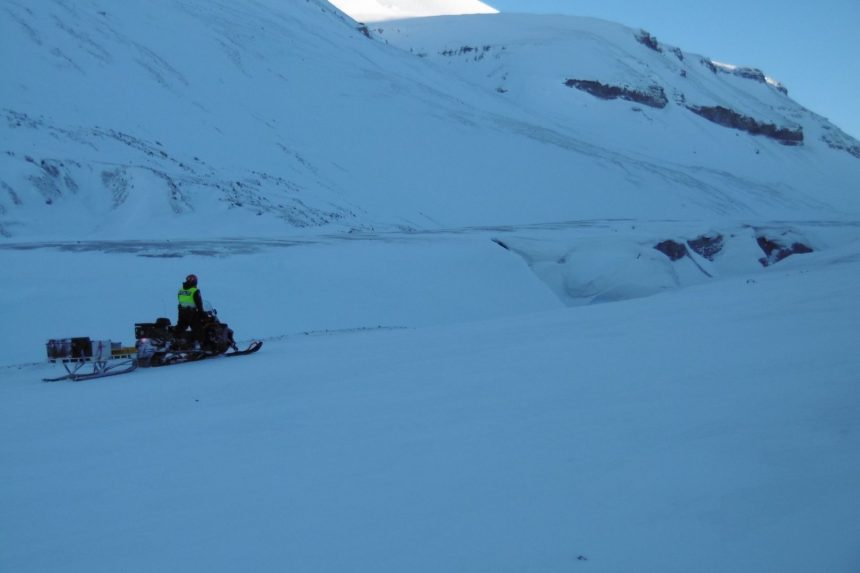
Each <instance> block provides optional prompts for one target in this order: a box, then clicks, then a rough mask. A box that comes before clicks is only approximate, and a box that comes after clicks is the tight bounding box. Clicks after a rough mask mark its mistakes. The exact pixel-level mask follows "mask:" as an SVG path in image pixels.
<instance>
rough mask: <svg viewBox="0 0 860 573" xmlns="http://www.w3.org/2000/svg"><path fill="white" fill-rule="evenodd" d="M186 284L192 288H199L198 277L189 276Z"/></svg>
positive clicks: (186, 278)
mask: <svg viewBox="0 0 860 573" xmlns="http://www.w3.org/2000/svg"><path fill="white" fill-rule="evenodd" d="M185 282H186V283H188V284H189V285H191V286H197V275H188V276H187V277H185Z"/></svg>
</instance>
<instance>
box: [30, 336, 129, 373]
mask: <svg viewBox="0 0 860 573" xmlns="http://www.w3.org/2000/svg"><path fill="white" fill-rule="evenodd" d="M46 349H47V353H48V360H49V361H50V362H51V363H52V364H57V363H59V364H62V365H63V368H65V370H66V374H65V375H63V376H58V377H56V378H43V379H42V381H43V382H60V381H63V380H71V381H73V382H80V381H82V380H92V379H94V378H104V377H106V376H116V375H117V374H125V373H127V372H131V371H132V370H134V369H135V368H137V349H136V348H135V347H123V346H122V345H121V344H120V343H118V342H111V341H110V340H90V338H88V337H78V338H52V339H51V340H49V341H48V342H47V344H46Z"/></svg>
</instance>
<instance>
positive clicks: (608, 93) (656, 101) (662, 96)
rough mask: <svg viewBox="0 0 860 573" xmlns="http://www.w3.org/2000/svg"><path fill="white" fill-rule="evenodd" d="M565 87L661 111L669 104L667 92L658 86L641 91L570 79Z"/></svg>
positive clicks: (592, 81) (565, 83) (593, 81)
mask: <svg viewBox="0 0 860 573" xmlns="http://www.w3.org/2000/svg"><path fill="white" fill-rule="evenodd" d="M564 85H566V86H567V87H569V88H576V89H578V90H582V91H584V92H586V93H589V94H591V95H593V96H594V97H598V98H600V99H606V100H609V99H623V100H627V101H632V102H636V103H641V104H643V105H647V106H649V107H654V108H660V109H662V108H664V107H666V104H668V103H669V99H668V98H667V97H666V92H665V91H664V90H663V88H662V87H660V86H658V85H651V86H648V87H647V88H646V89H645V90H639V89H634V88H630V87H627V86H614V85H609V84H603V83H600V82H598V81H595V80H578V79H568V80H566V81H565V82H564Z"/></svg>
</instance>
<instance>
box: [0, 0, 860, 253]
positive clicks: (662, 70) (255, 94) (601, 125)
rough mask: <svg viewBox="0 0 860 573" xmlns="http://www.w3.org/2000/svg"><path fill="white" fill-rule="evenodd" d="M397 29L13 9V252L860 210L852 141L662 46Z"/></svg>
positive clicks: (8, 108) (7, 94) (573, 22)
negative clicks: (46, 245) (709, 116)
mask: <svg viewBox="0 0 860 573" xmlns="http://www.w3.org/2000/svg"><path fill="white" fill-rule="evenodd" d="M398 5H399V4H398ZM391 26H392V27H391V28H387V27H385V28H383V31H382V32H379V31H378V30H367V29H359V28H358V26H357V24H356V23H355V22H354V21H352V20H351V19H349V18H348V17H346V16H345V15H343V14H342V13H340V12H339V11H338V10H336V9H335V8H334V7H333V6H331V5H329V4H328V3H326V2H323V1H322V0H309V1H307V2H273V1H271V2H254V3H251V2H248V3H246V2H238V3H230V4H223V3H203V2H185V1H183V2H176V1H173V0H151V1H147V2H143V1H134V2H124V3H122V4H116V3H106V2H103V1H101V0H85V1H82V2H71V1H70V0H58V1H55V2H48V1H46V0H38V1H36V2H27V3H23V2H15V1H12V2H7V3H5V4H4V6H3V9H2V11H0V27H1V28H0V32H2V33H0V42H2V46H0V47H2V50H3V52H4V53H15V54H16V57H15V58H4V59H3V61H2V64H0V66H2V77H3V78H5V79H6V81H4V82H2V83H0V113H2V114H3V121H2V122H0V137H2V141H3V153H2V154H0V234H2V235H3V236H5V237H7V238H8V237H11V238H13V239H19V240H20V239H28V238H35V237H54V238H85V237H93V238H115V237H121V238H130V237H134V238H150V237H174V238H176V237H182V236H184V237H201V236H208V237H213V236H239V235H247V234H249V233H251V234H254V235H274V234H282V233H285V232H288V233H296V232H299V231H300V230H302V229H305V230H307V229H311V230H312V229H314V228H326V229H330V230H347V229H353V228H359V229H364V230H369V229H392V228H411V229H416V228H440V227H463V226H470V225H498V224H513V223H540V222H549V221H559V220H574V219H575V220H581V219H589V218H657V219H659V218H673V219H708V220H710V219H713V218H714V217H718V218H728V219H734V220H738V219H743V220H747V221H748V220H753V219H754V220H771V219H775V218H779V219H798V218H803V219H809V218H815V219H817V218H825V219H833V218H843V217H846V216H853V215H854V214H856V213H857V212H858V211H860V207H858V204H860V199H858V193H857V192H856V191H857V190H856V181H858V180H860V159H858V158H857V157H854V156H853V155H851V154H850V153H848V152H847V151H846V149H847V150H849V151H850V150H852V149H854V150H855V151H856V142H854V141H853V140H848V139H846V138H844V137H843V136H841V135H839V132H838V130H837V129H836V128H835V127H833V126H830V125H828V124H826V123H823V122H821V121H820V120H818V119H817V118H815V117H814V116H812V115H811V114H809V113H808V112H805V111H803V110H801V109H800V108H798V107H797V106H796V105H795V104H794V103H793V102H791V100H790V99H788V98H787V97H786V96H785V94H783V93H781V92H779V91H778V89H776V88H775V87H774V86H772V85H770V84H767V83H759V82H757V81H755V80H750V79H747V78H742V77H739V76H737V75H734V74H730V73H723V72H721V71H719V69H717V71H716V72H714V71H711V70H710V69H709V67H708V65H707V62H703V61H702V60H701V59H700V58H697V57H694V56H691V55H685V54H683V53H680V52H675V51H674V50H671V49H668V48H665V47H664V48H663V49H662V51H660V52H658V51H655V50H654V49H652V47H649V46H648V45H646V44H647V43H648V42H643V41H641V40H642V38H640V41H637V34H638V31H635V30H630V29H627V28H624V27H621V26H616V25H612V24H608V23H605V22H597V21H590V20H580V19H575V18H571V19H565V18H562V19H554V18H551V17H545V18H536V19H535V18H528V17H515V16H503V15H472V16H460V17H456V18H454V19H450V18H439V19H437V18H423V19H420V20H414V21H411V22H408V23H407V22H400V23H397V24H391ZM365 32H366V34H368V35H370V36H371V37H372V38H368V37H367V35H366V34H365ZM388 42H391V43H392V44H396V46H395V45H391V44H389V43H388ZM397 46H399V47H397ZM467 48H468V49H467ZM410 50H411V52H410ZM474 50H477V51H474ZM422 56H423V57H422ZM682 57H683V59H682ZM475 60H478V61H475ZM562 63H563V64H564V65H562ZM683 72H686V74H687V76H686V78H685V77H683ZM569 80H576V81H580V80H581V81H593V82H600V83H601V84H602V85H612V86H615V85H616V84H621V85H624V86H627V88H628V89H629V91H630V92H631V93H633V92H636V93H639V92H643V91H644V92H645V93H646V95H647V93H650V91H649V90H652V89H653V91H654V93H656V94H657V95H658V96H659V94H660V93H661V90H662V93H663V94H664V95H665V97H666V100H667V103H666V106H665V107H663V108H657V107H651V106H650V105H647V104H644V103H640V102H630V101H626V100H623V99H616V100H608V101H604V100H602V99H598V98H595V97H594V96H593V95H591V94H590V93H587V92H585V91H582V90H580V89H578V88H576V87H568V86H567V85H565V84H566V83H567V82H568V81H569ZM584 85H586V87H587V86H588V85H589V84H584ZM658 88H659V89H658ZM682 96H683V97H684V98H686V100H684V99H682ZM637 97H638V96H637ZM685 101H686V104H685V103H684V102H685ZM693 105H695V106H700V107H715V105H725V106H728V107H730V108H731V109H733V110H737V112H738V113H740V114H742V115H743V117H752V118H755V121H757V122H760V123H761V124H764V125H771V123H770V122H773V125H774V126H775V127H774V129H776V130H781V129H785V130H787V132H786V133H788V135H789V139H790V137H792V134H794V133H796V130H798V129H801V128H802V130H803V143H802V145H784V143H786V142H785V141H780V140H779V139H778V138H777V139H773V138H769V137H766V136H761V135H758V136H756V135H751V134H749V133H747V132H743V131H738V130H735V129H730V128H726V127H722V126H719V125H716V124H714V123H711V122H710V121H708V120H706V119H704V118H703V117H701V116H700V115H697V114H696V113H694V112H693V111H691V110H690V109H688V106H693ZM729 117H730V118H731V117H732V116H729ZM827 134H829V136H830V141H831V142H833V141H836V142H841V143H840V145H841V146H842V147H844V148H845V149H834V148H832V146H828V145H827V144H825V143H824V142H823V141H822V140H821V138H822V137H823V136H824V135H827ZM789 143H798V142H797V141H791V140H790V141H789ZM852 146H855V147H852Z"/></svg>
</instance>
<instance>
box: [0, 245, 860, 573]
mask: <svg viewBox="0 0 860 573" xmlns="http://www.w3.org/2000/svg"><path fill="white" fill-rule="evenodd" d="M233 246H236V245H233ZM247 246H248V245H246V247H247ZM125 247H126V248H128V247H129V245H125ZM121 248H122V245H117V251H113V252H108V253H102V252H97V251H96V252H93V251H87V252H74V251H68V250H66V251H55V250H48V249H41V250H27V251H15V250H11V249H0V265H2V267H3V269H4V271H5V272H6V274H4V275H3V276H4V278H3V288H2V289H0V313H2V316H3V320H2V321H0V340H2V341H3V348H2V349H0V435H2V437H3V439H2V440H0V459H2V460H3V462H2V463H0V483H2V484H3V486H2V487H0V507H2V511H0V532H2V540H3V542H2V544H3V550H2V551H0V570H3V571H15V572H16V573H31V572H32V573H59V572H63V573H78V572H80V573H84V572H86V573H100V572H105V573H107V572H114V571H127V572H130V573H136V572H141V573H142V572H151V571H206V572H220V571H225V572H233V571H237V570H248V571H252V570H253V571H302V572H307V573H316V572H320V573H322V572H333V571H356V572H365V571H367V572H369V573H370V572H373V573H380V572H384V573H401V572H403V571H410V572H417V571H427V572H438V571H464V572H472V571H493V572H497V573H506V572H511V573H513V572H519V571H558V572H565V571H579V570H582V571H591V570H593V571H600V572H620V571H625V572H626V571H659V572H663V573H689V572H691V571H697V572H709V573H710V572H713V573H724V572H726V571H732V572H735V573H761V572H763V571H779V572H781V573H808V572H809V571H827V572H828V573H853V572H855V571H857V570H858V567H860V553H858V545H857V539H858V533H860V532H858V517H857V516H858V513H860V497H858V496H857V495H856V494H857V484H858V483H859V482H860V456H857V455H856V454H857V452H858V449H860V415H858V404H860V397H858V385H857V380H858V378H857V374H858V372H860V353H858V352H857V351H856V350H857V349H856V345H857V339H856V333H857V328H856V322H857V316H858V314H860V299H858V297H857V292H856V284H857V277H858V275H860V268H858V267H860V257H858V253H860V249H858V246H857V244H856V243H855V244H854V245H853V246H851V245H848V246H844V247H840V248H837V249H833V250H832V251H831V252H827V253H813V254H808V255H804V256H803V257H800V256H798V257H792V258H790V259H788V260H787V261H786V262H784V263H781V264H780V265H779V266H774V267H771V268H769V269H760V270H759V271H758V272H757V273H752V272H750V273H749V274H746V275H744V276H738V277H734V278H730V279H728V280H722V281H719V282H710V283H705V284H702V285H699V286H696V287H693V288H689V289H686V290H675V291H670V292H665V293H663V294H662V295H660V296H656V297H651V298H647V299H645V298H640V299H636V300H630V301H625V302H622V303H617V304H602V305H593V306H589V307H583V308H569V309H560V308H559V307H557V306H553V304H552V301H551V300H549V299H548V298H547V297H546V294H545V293H543V291H542V289H541V288H540V285H539V284H537V281H534V280H530V273H529V272H528V270H527V269H526V268H525V267H524V266H522V265H518V264H517V259H516V258H515V257H508V256H506V254H505V251H504V250H502V249H500V248H498V247H497V246H496V245H493V244H492V243H491V242H490V241H489V240H488V239H487V238H486V236H485V235H483V234H480V233H477V234H475V235H471V236H438V235H435V236H430V237H428V236H423V237H416V236H405V237H402V238H401V239H400V240H397V241H386V240H380V239H378V238H376V239H371V240H366V241H358V240H353V241H340V242H339V241H337V240H330V241H328V242H324V243H317V244H314V243H308V244H306V245H304V246H302V245H292V246H287V245H281V246H278V245H258V246H257V248H258V251H257V252H251V253H248V254H235V252H234V254H233V255H232V256H226V253H224V252H221V253H220V256H208V257H206V256H201V255H199V254H197V255H195V254H194V253H195V252H196V253H199V252H200V251H201V250H202V249H203V246H202V245H197V246H191V248H190V249H188V250H183V246H182V245H176V246H175V247H174V249H175V250H174V251H172V253H173V256H170V257H166V258H152V257H138V256H136V255H134V254H129V253H127V252H118V251H120V250H121ZM210 248H211V249H212V250H213V251H215V250H216V249H217V245H210ZM144 254H150V255H154V254H156V252H155V251H152V250H150V251H147V252H145V253H144ZM35 262H38V264H34V263H35ZM192 266H193V267H194V268H195V269H199V270H198V271H197V272H199V273H200V276H201V277H202V280H204V283H203V284H202V285H201V286H202V288H203V292H204V295H205V296H206V297H208V298H211V299H212V300H218V301H220V304H219V310H220V311H221V314H222V317H224V318H225V319H226V320H228V321H229V322H230V324H231V325H232V326H233V327H234V328H235V329H236V334H237V336H238V337H239V338H241V339H243V340H244V339H246V338H248V337H251V336H256V335H261V336H264V337H265V338H266V342H265V346H264V347H263V349H262V350H261V352H260V353H258V354H255V355H253V356H252V357H248V358H238V359H229V360H227V359H224V360H212V361H203V362H200V363H195V364H186V365H180V366H170V367H167V368H160V369H152V370H139V371H137V372H134V373H131V374H128V375H125V376H120V377H116V378H112V379H104V380H98V381H92V382H81V383H65V384H64V383H58V384H42V383H40V382H39V381H38V380H39V379H40V378H42V377H44V376H50V375H57V374H58V371H61V369H60V368H59V366H58V365H56V366H53V367H51V366H49V365H48V364H47V363H42V364H28V363H27V362H28V361H29V360H31V359H32V360H35V359H37V358H35V357H36V356H37V355H38V354H40V353H41V352H42V351H43V348H44V347H43V346H42V343H43V341H44V338H45V337H46V336H48V335H49V333H51V334H50V335H56V336H62V335H66V334H67V335H76V334H89V335H92V336H105V335H111V336H113V335H114V334H117V335H118V336H119V337H120V338H119V339H120V340H123V341H125V342H126V343H128V342H129V336H131V333H132V331H133V329H132V324H133V322H134V321H149V320H152V319H153V318H154V317H155V316H156V314H157V313H158V314H160V313H170V311H171V309H172V305H173V300H172V299H171V294H172V292H173V290H174V288H176V284H175V281H173V282H172V281H171V278H175V277H177V276H182V275H183V273H185V272H187V270H186V269H188V268H191V267H192ZM273 267H274V268H273ZM117 275H121V276H122V279H123V280H122V281H121V282H120V284H117V280H116V277H117ZM261 276H262V277H267V278H269V277H270V278H269V280H264V281H260V280H259V278H260V277H261ZM58 277H59V278H58ZM506 312H511V313H514V314H513V315H510V314H508V315H506V316H502V315H503V314H504V313H506ZM168 316H172V313H171V314H168ZM457 317H461V318H462V319H463V320H466V321H467V322H458V320H457ZM494 317H495V318H494ZM437 321H438V322H437ZM361 326H364V328H360V327H361ZM117 329H119V332H118V333H117ZM34 334H35V336H34ZM12 349H21V352H15V353H13V352H12Z"/></svg>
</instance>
